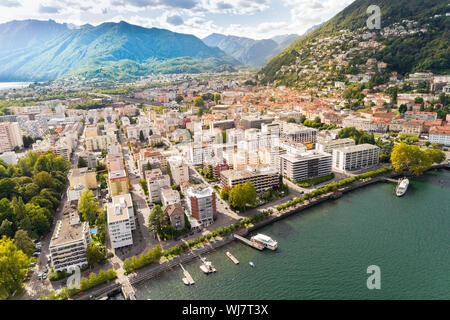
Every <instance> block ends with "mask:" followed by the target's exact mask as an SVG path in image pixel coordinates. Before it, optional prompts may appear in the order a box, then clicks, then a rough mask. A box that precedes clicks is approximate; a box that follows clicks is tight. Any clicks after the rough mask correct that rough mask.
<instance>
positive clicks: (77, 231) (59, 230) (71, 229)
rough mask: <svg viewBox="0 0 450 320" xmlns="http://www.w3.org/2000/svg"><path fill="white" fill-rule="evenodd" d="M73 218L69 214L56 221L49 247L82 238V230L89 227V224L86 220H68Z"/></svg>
mask: <svg viewBox="0 0 450 320" xmlns="http://www.w3.org/2000/svg"><path fill="white" fill-rule="evenodd" d="M75 214H78V213H75ZM73 218H74V217H73V215H72V214H70V215H67V216H65V217H64V218H63V219H61V220H58V221H57V222H56V227H55V230H54V232H53V235H52V239H51V241H50V248H52V247H56V246H61V245H64V244H69V243H71V242H78V241H81V240H83V232H84V231H86V230H88V229H89V225H88V223H87V222H79V223H77V224H71V223H70V221H71V220H72V219H73ZM75 218H76V217H75Z"/></svg>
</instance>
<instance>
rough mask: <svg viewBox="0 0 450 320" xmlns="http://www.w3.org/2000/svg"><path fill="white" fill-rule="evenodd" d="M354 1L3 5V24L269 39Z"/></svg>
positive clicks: (40, 0)
mask: <svg viewBox="0 0 450 320" xmlns="http://www.w3.org/2000/svg"><path fill="white" fill-rule="evenodd" d="M353 1H354V0H0V23H3V22H7V21H11V20H25V19H38V20H49V19H52V20H55V21H56V22H60V23H64V22H65V23H70V24H74V25H83V24H87V23H89V24H92V25H99V24H101V23H103V22H119V21H126V22H128V23H131V24H136V25H140V26H143V27H149V28H150V27H156V28H163V29H169V30H171V31H174V32H180V33H188V34H194V35H195V36H197V37H199V38H204V37H206V36H208V35H209V34H211V33H214V32H215V33H222V34H226V35H235V36H243V37H249V38H253V39H268V38H271V37H273V36H276V35H282V34H298V35H301V34H303V33H304V32H305V31H306V30H308V29H309V28H310V27H312V26H314V25H317V24H320V23H322V22H325V21H327V20H329V19H330V18H332V17H333V16H334V15H336V14H337V13H338V12H339V11H341V10H342V9H344V8H345V7H346V6H348V5H349V4H350V3H352V2H353Z"/></svg>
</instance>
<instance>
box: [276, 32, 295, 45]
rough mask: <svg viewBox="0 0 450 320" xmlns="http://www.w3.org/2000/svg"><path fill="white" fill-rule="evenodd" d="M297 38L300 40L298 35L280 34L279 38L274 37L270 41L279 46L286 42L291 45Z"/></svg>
mask: <svg viewBox="0 0 450 320" xmlns="http://www.w3.org/2000/svg"><path fill="white" fill-rule="evenodd" d="M298 38H300V36H299V35H298V34H282V35H280V36H275V37H272V38H270V39H271V40H273V41H275V42H276V43H278V44H279V45H280V44H282V43H286V42H290V43H292V42H294V41H295V40H297V39H298Z"/></svg>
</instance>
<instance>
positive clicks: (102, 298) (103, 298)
mask: <svg viewBox="0 0 450 320" xmlns="http://www.w3.org/2000/svg"><path fill="white" fill-rule="evenodd" d="M97 300H108V296H104V297H101V298H98V299H97Z"/></svg>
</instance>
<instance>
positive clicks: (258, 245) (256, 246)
mask: <svg viewBox="0 0 450 320" xmlns="http://www.w3.org/2000/svg"><path fill="white" fill-rule="evenodd" d="M234 238H235V239H238V240H241V241H242V242H243V243H245V244H247V245H249V246H250V247H253V248H255V249H258V250H263V249H264V246H263V245H262V244H259V243H256V242H254V241H250V240H248V239H246V238H244V237H241V236H239V235H237V234H235V235H234Z"/></svg>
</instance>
